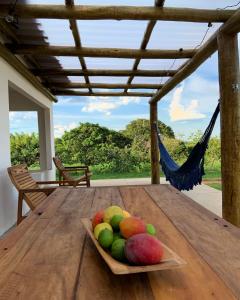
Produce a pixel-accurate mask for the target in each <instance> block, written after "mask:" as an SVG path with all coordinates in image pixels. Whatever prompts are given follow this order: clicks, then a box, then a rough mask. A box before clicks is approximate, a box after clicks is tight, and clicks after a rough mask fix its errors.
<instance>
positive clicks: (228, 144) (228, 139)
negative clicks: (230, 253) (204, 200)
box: [218, 32, 240, 227]
mask: <svg viewBox="0 0 240 300" xmlns="http://www.w3.org/2000/svg"><path fill="white" fill-rule="evenodd" d="M218 62H219V84H220V98H221V100H220V108H221V162H222V167H221V171H222V200H223V202H222V203H223V210H222V212H223V217H224V219H226V220H227V221H229V222H231V223H232V224H234V225H236V226H238V227H240V73H239V51H238V37H237V34H236V33H235V34H225V33H222V32H220V33H219V35H218Z"/></svg>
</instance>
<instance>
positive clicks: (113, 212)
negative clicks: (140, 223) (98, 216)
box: [103, 205, 123, 223]
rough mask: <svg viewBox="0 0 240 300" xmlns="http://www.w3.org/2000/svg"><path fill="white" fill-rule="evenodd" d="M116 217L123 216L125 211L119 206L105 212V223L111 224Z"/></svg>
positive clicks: (111, 207)
mask: <svg viewBox="0 0 240 300" xmlns="http://www.w3.org/2000/svg"><path fill="white" fill-rule="evenodd" d="M114 215H120V216H123V210H122V209H121V207H119V206H114V205H113V206H110V207H108V208H107V209H105V211H104V216H103V221H104V222H105V223H110V220H111V219H112V217H113V216H114Z"/></svg>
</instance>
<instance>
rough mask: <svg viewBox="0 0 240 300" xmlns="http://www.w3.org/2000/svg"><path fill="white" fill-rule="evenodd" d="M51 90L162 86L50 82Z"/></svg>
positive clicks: (150, 85) (156, 85) (149, 85)
mask: <svg viewBox="0 0 240 300" xmlns="http://www.w3.org/2000/svg"><path fill="white" fill-rule="evenodd" d="M50 85H51V88H74V89H89V88H99V89H125V88H127V89H160V88H161V87H162V85H160V84H144V83H143V84H142V83H139V84H138V83H137V84H125V83H123V84H122V83H90V84H86V83H81V82H79V83H78V82H71V83H69V82H58V81H56V82H53V81H51V82H50Z"/></svg>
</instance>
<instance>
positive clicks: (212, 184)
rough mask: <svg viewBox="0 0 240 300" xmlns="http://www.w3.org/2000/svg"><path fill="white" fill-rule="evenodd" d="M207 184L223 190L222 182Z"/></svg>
mask: <svg viewBox="0 0 240 300" xmlns="http://www.w3.org/2000/svg"><path fill="white" fill-rule="evenodd" d="M207 185H209V186H210V187H212V188H214V189H217V190H220V191H221V190H222V184H221V183H208V184H207Z"/></svg>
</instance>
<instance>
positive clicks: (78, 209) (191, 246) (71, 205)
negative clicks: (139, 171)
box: [0, 185, 240, 300]
mask: <svg viewBox="0 0 240 300" xmlns="http://www.w3.org/2000/svg"><path fill="white" fill-rule="evenodd" d="M110 205H120V206H122V207H123V208H125V209H127V210H128V211H129V212H130V213H132V214H134V215H138V216H140V217H142V218H143V219H144V220H145V221H146V222H149V223H153V224H154V225H155V227H156V229H157V236H158V238H159V239H160V240H162V241H163V242H164V243H165V244H166V245H167V246H169V247H170V248H172V249H173V250H174V251H175V252H176V253H177V254H179V255H180V256H181V257H182V258H183V259H184V260H186V261H187V266H186V267H184V268H182V269H176V270H165V271H157V272H150V273H140V274H129V275H114V274H113V273H112V272H111V270H110V269H109V268H108V266H107V265H106V264H105V262H104V261H103V259H102V258H101V256H100V255H99V253H98V252H97V250H96V248H95V246H94V245H93V244H92V241H91V240H90V238H89V237H88V236H87V235H86V233H85V230H84V228H83V225H82V223H81V218H89V217H91V216H92V215H93V214H94V213H95V212H96V211H97V210H99V209H103V208H106V207H108V206H110ZM198 208H199V207H198V206H196V205H195V204H193V205H192V201H191V200H189V199H187V198H186V197H185V196H183V195H182V194H181V193H178V194H177V193H176V190H175V189H171V188H169V187H167V186H165V185H155V186H150V185H149V186H145V187H144V186H141V187H139V186H138V187H99V188H78V189H71V188H59V189H57V190H56V191H55V192H54V193H53V194H52V195H50V196H49V197H48V199H47V200H46V201H45V202H44V203H43V204H42V205H41V206H40V207H39V208H38V209H37V210H35V211H34V212H32V213H31V214H30V215H29V216H28V217H27V218H26V219H25V220H24V221H23V222H22V224H21V225H20V226H18V227H17V228H16V229H14V230H12V232H10V233H9V234H8V235H7V236H6V237H5V238H4V239H2V240H0V270H1V272H0V299H34V300H35V299H44V300H48V299H57V300H58V299H64V300H65V299H90V300H91V299H94V300H98V299H99V300H100V299H115V300H118V299H119V300H120V299H141V300H142V299H143V300H144V299H148V300H151V299H164V300H168V299H174V300H175V299H201V300H202V299H204V300H205V299H224V300H225V299H226V300H227V299H239V296H240V291H239V290H238V288H237V285H238V283H239V277H238V273H237V269H239V260H238V259H237V254H235V253H231V255H227V254H228V253H230V250H231V249H233V250H234V251H237V249H238V248H237V247H238V245H239V243H240V240H239V236H238V232H237V231H236V230H235V229H233V230H232V229H231V228H229V227H224V226H223V223H224V221H221V220H217V221H216V220H212V219H211V218H212V215H211V214H209V212H207V211H205V209H202V208H199V209H198ZM218 219H219V218H218ZM209 224H210V225H209ZM220 237H221V239H220ZM223 241H224V243H223ZM234 243H236V245H235V246H234ZM224 245H225V249H224V248H223V247H224ZM232 247H233V248H232ZM214 249H215V250H216V251H215V255H214ZM238 253H239V251H238ZM224 260H226V261H224ZM223 273H225V276H224V275H223ZM233 293H234V294H235V295H234V294H233Z"/></svg>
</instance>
